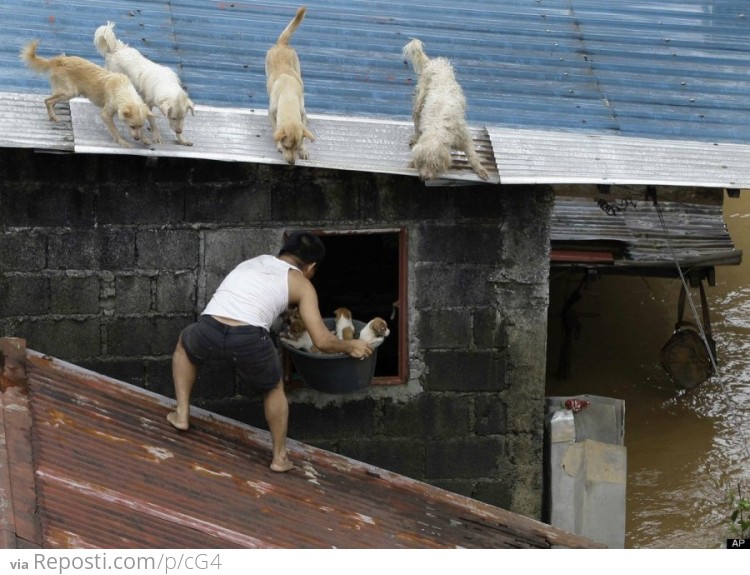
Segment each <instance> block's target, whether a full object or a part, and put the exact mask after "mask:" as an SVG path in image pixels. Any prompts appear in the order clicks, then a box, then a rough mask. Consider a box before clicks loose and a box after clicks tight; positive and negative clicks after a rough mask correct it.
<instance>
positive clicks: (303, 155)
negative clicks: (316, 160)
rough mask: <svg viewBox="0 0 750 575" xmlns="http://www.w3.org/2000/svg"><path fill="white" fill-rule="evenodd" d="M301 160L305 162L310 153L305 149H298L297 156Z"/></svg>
mask: <svg viewBox="0 0 750 575" xmlns="http://www.w3.org/2000/svg"><path fill="white" fill-rule="evenodd" d="M297 155H298V156H299V157H300V159H301V160H306V159H307V158H309V157H310V152H308V151H307V148H300V149H299V152H298V154H297Z"/></svg>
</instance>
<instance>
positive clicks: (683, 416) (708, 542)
mask: <svg viewBox="0 0 750 575" xmlns="http://www.w3.org/2000/svg"><path fill="white" fill-rule="evenodd" d="M745 214H750V192H743V197H742V198H741V199H728V200H726V204H725V217H726V221H727V224H728V227H729V230H730V233H731V235H732V238H733V240H734V242H735V244H736V245H737V247H738V248H739V249H742V250H743V253H744V256H745V257H744V259H745V260H746V262H745V263H743V264H742V265H740V266H732V267H720V268H717V270H716V286H713V287H709V288H708V289H707V297H708V301H709V304H710V308H711V323H712V327H713V332H714V339H715V340H716V343H717V350H718V357H719V374H718V375H717V376H715V377H713V378H712V379H711V380H710V381H708V382H706V383H705V384H703V385H702V386H700V387H699V388H697V389H694V390H693V391H691V392H687V393H686V392H680V391H678V390H677V389H676V388H675V386H674V385H673V384H672V382H671V381H670V380H669V378H668V376H667V374H666V372H665V371H664V370H663V368H662V367H661V366H660V365H659V350H660V348H661V346H662V345H663V344H664V343H665V342H666V341H667V339H668V338H669V336H670V334H671V331H672V326H673V325H674V321H675V315H676V302H677V296H678V294H679V283H678V282H677V280H661V279H656V280H655V279H643V278H637V277H630V278H629V277H607V276H605V277H602V278H601V279H599V280H597V281H596V282H594V283H593V284H591V285H590V286H589V287H588V288H587V290H586V292H585V294H584V295H583V297H582V299H581V301H580V302H579V304H578V305H577V306H576V309H577V311H578V321H579V323H580V326H581V330H580V334H579V337H578V339H576V340H575V341H574V342H573V344H572V355H571V357H570V369H571V375H570V378H569V379H567V380H564V381H563V380H561V379H559V378H557V377H556V369H557V364H558V359H559V356H558V352H559V349H560V346H561V342H562V337H561V333H560V321H561V317H560V315H561V312H562V307H563V303H564V301H565V299H566V298H567V297H568V296H569V295H570V293H571V292H572V291H573V290H574V289H575V288H576V287H577V286H578V284H579V282H580V279H581V277H580V274H579V275H578V276H575V275H570V274H562V275H560V276H558V277H554V278H552V281H551V284H550V285H551V291H550V324H549V325H550V330H549V337H548V354H549V358H548V360H549V361H548V366H547V372H548V374H550V375H549V377H548V385H547V393H548V395H574V394H581V393H591V394H596V395H603V396H608V397H617V398H621V399H624V400H625V405H626V418H625V442H626V446H627V448H628V486H627V489H628V499H627V509H628V511H627V512H628V517H627V534H626V546H627V547H631V548H632V547H654V548H717V547H721V546H722V545H723V544H724V541H725V539H726V538H727V537H729V536H731V532H730V530H729V528H728V525H727V520H728V518H729V515H730V513H731V510H730V508H729V506H728V504H727V503H726V497H727V494H728V493H729V492H730V491H732V490H736V486H737V483H738V481H740V480H742V481H743V485H744V488H745V490H746V492H748V493H750V447H748V445H747V441H748V440H749V439H748V438H750V338H748V334H749V333H750V286H748V283H750V282H748V281H747V275H748V274H747V271H746V268H747V266H748V265H750V264H749V263H747V259H748V258H750V217H747V216H746V215H745ZM697 303H698V309H700V303H699V301H698V302H697Z"/></svg>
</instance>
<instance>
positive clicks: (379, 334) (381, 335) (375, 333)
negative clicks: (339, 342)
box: [359, 317, 391, 349]
mask: <svg viewBox="0 0 750 575" xmlns="http://www.w3.org/2000/svg"><path fill="white" fill-rule="evenodd" d="M390 334H391V330H389V329H388V324H387V323H386V322H385V320H384V319H383V318H381V317H376V318H374V319H372V320H370V321H369V322H367V325H365V327H363V328H362V331H360V332H359V339H362V340H364V341H366V342H367V343H369V344H370V347H372V348H373V349H375V348H376V347H378V346H379V345H380V344H381V343H383V341H384V340H385V338H386V337H388V336H389V335H390Z"/></svg>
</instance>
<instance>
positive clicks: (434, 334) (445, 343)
mask: <svg viewBox="0 0 750 575" xmlns="http://www.w3.org/2000/svg"><path fill="white" fill-rule="evenodd" d="M417 337H418V338H419V343H420V345H421V347H423V348H425V349H455V348H464V347H466V345H467V342H469V341H471V312H470V311H469V310H468V309H467V308H460V309H429V310H423V311H421V312H419V315H418V318H417Z"/></svg>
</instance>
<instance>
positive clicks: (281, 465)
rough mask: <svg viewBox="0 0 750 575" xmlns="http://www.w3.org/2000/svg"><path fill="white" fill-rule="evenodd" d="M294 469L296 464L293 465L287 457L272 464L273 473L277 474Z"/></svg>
mask: <svg viewBox="0 0 750 575" xmlns="http://www.w3.org/2000/svg"><path fill="white" fill-rule="evenodd" d="M292 469H294V463H292V462H291V461H290V460H289V459H288V458H287V457H284V458H283V459H282V458H279V459H278V460H273V461H272V462H271V471H275V472H277V473H285V472H287V471H291V470H292Z"/></svg>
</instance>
